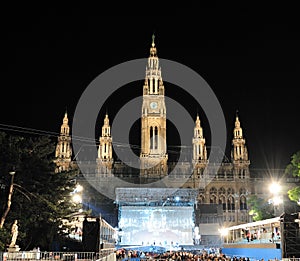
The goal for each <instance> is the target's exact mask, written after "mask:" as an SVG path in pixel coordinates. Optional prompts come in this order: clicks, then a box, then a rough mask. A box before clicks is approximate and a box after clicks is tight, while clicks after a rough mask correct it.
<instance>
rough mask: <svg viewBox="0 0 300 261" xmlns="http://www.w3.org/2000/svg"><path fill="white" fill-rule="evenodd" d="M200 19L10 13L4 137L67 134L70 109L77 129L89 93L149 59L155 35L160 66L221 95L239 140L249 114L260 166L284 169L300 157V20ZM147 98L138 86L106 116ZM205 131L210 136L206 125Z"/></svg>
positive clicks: (212, 11) (72, 10)
mask: <svg viewBox="0 0 300 261" xmlns="http://www.w3.org/2000/svg"><path fill="white" fill-rule="evenodd" d="M192 10H193V7H192V6H191V7H189V8H182V9H181V8H179V7H178V8H177V10H175V11H173V12H170V11H166V10H161V11H156V12H155V14H156V15H155V16H153V15H150V13H146V12H145V13H144V12H140V13H139V14H140V15H139V16H136V15H131V16H129V15H128V16H121V15H118V14H117V13H115V15H114V16H106V15H105V14H106V12H105V9H94V10H85V9H82V8H81V7H69V8H68V9H66V10H61V11H59V10H58V9H54V8H49V9H43V10H40V11H39V12H35V11H33V10H31V9H30V8H28V10H27V9H26V10H25V11H24V9H23V8H21V7H20V8H14V9H13V10H7V12H6V15H5V16H3V17H2V19H3V21H2V27H3V31H2V41H1V42H2V43H1V44H2V45H1V49H2V65H4V68H3V69H2V71H1V72H2V74H1V103H0V108H1V114H0V124H1V128H2V129H3V124H7V125H13V126H19V127H24V128H34V129H38V130H43V131H50V132H56V133H58V132H59V130H60V125H61V123H62V117H63V115H64V112H65V110H66V107H67V110H68V113H69V115H70V118H71V119H70V120H72V115H73V112H74V110H75V107H76V104H77V101H78V100H79V98H80V95H81V94H82V92H83V91H84V89H85V88H86V87H87V86H88V84H89V83H90V82H91V81H92V80H93V79H94V78H95V77H96V76H98V75H99V74H100V73H102V72H104V71H105V70H106V69H109V68H110V67H112V66H114V65H117V64H119V63H121V62H125V61H128V60H132V59H138V58H147V57H148V55H149V48H150V44H151V36H152V34H153V32H155V35H156V46H157V48H158V56H159V57H160V58H164V59H170V60H174V61H177V62H180V63H182V64H185V65H187V66H188V67H190V68H191V69H193V70H195V71H196V72H197V73H199V74H200V75H201V76H202V77H203V78H204V79H205V80H206V81H207V83H208V84H209V85H210V87H211V88H212V89H213V91H214V92H215V94H216V96H217V97H218V99H219V101H220V104H221V106H222V108H223V111H224V115H225V118H226V121H227V128H228V138H229V139H231V138H232V131H233V126H234V119H235V112H236V110H238V111H239V116H240V120H241V124H242V127H243V130H244V135H245V138H246V143H247V146H248V151H249V157H250V160H251V167H252V168H284V167H285V166H286V164H287V163H288V162H289V160H290V157H291V155H292V154H293V153H295V152H296V151H298V150H300V132H299V129H298V127H299V98H300V97H299V91H298V89H299V48H300V44H299V27H298V25H297V23H296V21H294V19H293V18H294V14H292V13H289V12H286V13H283V12H284V11H282V12H281V11H279V10H278V12H277V13H273V12H270V13H269V14H268V15H266V13H263V12H262V13H258V12H253V11H248V10H247V9H241V10H238V11H231V12H228V11H226V12H225V11H224V10H223V8H221V7H220V8H201V9H198V10H197V12H195V11H193V12H192ZM163 71H164V69H163V68H162V76H163ZM169 87H170V88H168V83H166V82H165V88H166V95H169V96H170V97H172V98H174V99H177V100H178V101H180V102H181V103H182V104H185V106H186V107H187V109H188V110H189V111H190V113H191V114H192V116H193V117H195V116H196V113H197V108H196V107H197V106H194V104H192V103H191V102H190V101H189V99H188V97H185V96H184V95H180V93H179V90H178V89H176V88H171V87H172V86H169ZM141 92H142V83H141V84H139V83H138V84H136V86H135V87H132V88H131V89H128V90H127V91H126V92H124V93H127V95H116V97H115V98H116V99H119V100H116V101H115V103H114V104H109V105H107V106H108V108H106V109H108V111H109V112H111V114H112V115H111V118H113V114H114V113H115V112H117V110H118V108H119V107H118V106H120V104H122V103H125V102H126V100H129V99H131V98H132V97H135V96H138V95H140V94H141ZM100 118H101V117H100ZM101 125H102V120H101V122H100V123H99V129H100V128H101ZM203 128H204V135H205V133H208V132H209V130H208V129H209V126H207V125H205V120H204V121H203ZM192 132H193V130H191V135H192ZM228 147H230V140H229V142H228ZM227 150H228V149H227ZM227 153H228V151H227ZM228 156H229V155H228Z"/></svg>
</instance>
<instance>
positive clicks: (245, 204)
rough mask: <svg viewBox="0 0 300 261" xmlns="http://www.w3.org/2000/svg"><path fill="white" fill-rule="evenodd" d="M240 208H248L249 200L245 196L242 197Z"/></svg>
mask: <svg viewBox="0 0 300 261" xmlns="http://www.w3.org/2000/svg"><path fill="white" fill-rule="evenodd" d="M240 210H247V200H246V197H245V196H241V197H240Z"/></svg>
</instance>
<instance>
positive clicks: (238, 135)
mask: <svg viewBox="0 0 300 261" xmlns="http://www.w3.org/2000/svg"><path fill="white" fill-rule="evenodd" d="M234 127H235V128H234V131H233V134H234V138H238V139H242V138H243V130H242V128H241V123H240V120H239V116H238V110H237V111H236V113H235V123H234Z"/></svg>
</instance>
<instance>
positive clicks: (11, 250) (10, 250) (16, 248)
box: [7, 245, 20, 253]
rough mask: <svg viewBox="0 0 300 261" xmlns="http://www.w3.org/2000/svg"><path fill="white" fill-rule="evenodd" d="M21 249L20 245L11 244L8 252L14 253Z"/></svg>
mask: <svg viewBox="0 0 300 261" xmlns="http://www.w3.org/2000/svg"><path fill="white" fill-rule="evenodd" d="M19 251H20V248H19V246H18V245H14V246H13V247H11V246H9V247H8V248H7V252H9V253H14V252H19Z"/></svg>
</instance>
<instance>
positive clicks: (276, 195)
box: [269, 182, 283, 217]
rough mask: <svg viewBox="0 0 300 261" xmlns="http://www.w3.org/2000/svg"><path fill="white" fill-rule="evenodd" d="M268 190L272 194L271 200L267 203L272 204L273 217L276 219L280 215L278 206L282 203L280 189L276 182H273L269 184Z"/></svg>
mask: <svg viewBox="0 0 300 261" xmlns="http://www.w3.org/2000/svg"><path fill="white" fill-rule="evenodd" d="M269 190H270V192H271V194H272V198H271V199H269V203H270V204H273V207H274V216H275V217H277V216H279V215H280V214H281V213H280V212H281V211H280V210H281V209H279V206H280V205H281V204H282V203H283V199H282V195H281V190H282V187H281V185H280V184H279V183H278V182H273V183H271V185H270V187H269Z"/></svg>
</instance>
